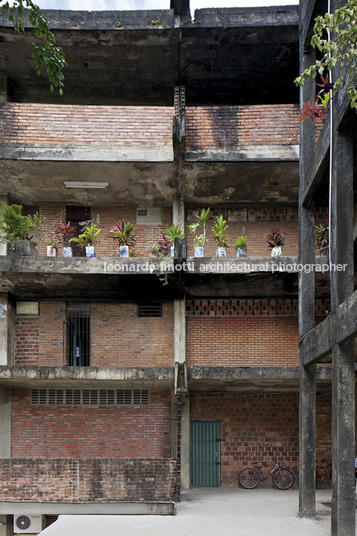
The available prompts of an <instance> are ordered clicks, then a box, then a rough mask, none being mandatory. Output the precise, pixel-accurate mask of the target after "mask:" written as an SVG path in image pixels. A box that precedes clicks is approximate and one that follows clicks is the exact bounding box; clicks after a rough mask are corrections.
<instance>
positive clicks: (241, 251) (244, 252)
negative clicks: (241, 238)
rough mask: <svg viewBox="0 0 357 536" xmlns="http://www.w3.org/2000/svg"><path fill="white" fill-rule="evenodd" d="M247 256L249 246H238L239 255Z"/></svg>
mask: <svg viewBox="0 0 357 536" xmlns="http://www.w3.org/2000/svg"><path fill="white" fill-rule="evenodd" d="M246 256H247V246H242V247H240V248H237V257H246Z"/></svg>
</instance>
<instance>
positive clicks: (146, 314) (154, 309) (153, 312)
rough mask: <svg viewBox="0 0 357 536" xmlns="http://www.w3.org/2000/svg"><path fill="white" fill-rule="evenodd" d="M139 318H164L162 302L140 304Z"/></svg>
mask: <svg viewBox="0 0 357 536" xmlns="http://www.w3.org/2000/svg"><path fill="white" fill-rule="evenodd" d="M138 317H139V318H160V317H162V303H161V302H145V303H138Z"/></svg>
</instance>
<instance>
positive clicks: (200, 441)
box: [190, 421, 221, 486]
mask: <svg viewBox="0 0 357 536" xmlns="http://www.w3.org/2000/svg"><path fill="white" fill-rule="evenodd" d="M190 425H191V426H190V480H191V486H219V485H220V483H221V470H220V469H221V464H220V458H221V456H220V454H221V452H220V451H221V424H220V422H219V421H191V423H190Z"/></svg>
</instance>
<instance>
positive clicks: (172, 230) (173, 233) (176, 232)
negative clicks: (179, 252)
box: [166, 223, 185, 257]
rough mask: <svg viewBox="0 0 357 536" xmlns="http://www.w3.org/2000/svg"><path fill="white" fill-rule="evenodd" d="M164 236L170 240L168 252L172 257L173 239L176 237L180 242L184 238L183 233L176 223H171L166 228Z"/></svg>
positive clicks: (173, 249) (173, 250)
mask: <svg viewBox="0 0 357 536" xmlns="http://www.w3.org/2000/svg"><path fill="white" fill-rule="evenodd" d="M166 236H167V238H168V240H169V241H170V242H171V249H170V253H171V257H173V256H174V252H175V239H176V238H177V239H178V240H179V241H180V242H181V241H182V240H183V239H184V238H185V233H184V232H183V230H182V229H181V227H180V226H179V225H178V224H175V223H173V224H172V225H171V227H169V228H168V229H166Z"/></svg>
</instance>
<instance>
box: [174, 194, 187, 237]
mask: <svg viewBox="0 0 357 536" xmlns="http://www.w3.org/2000/svg"><path fill="white" fill-rule="evenodd" d="M172 222H173V223H174V224H176V225H180V227H181V229H182V230H183V231H185V203H184V199H183V197H182V196H179V195H177V196H176V197H174V200H173V202H172Z"/></svg>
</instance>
